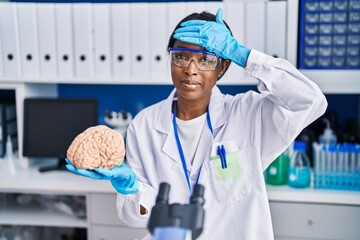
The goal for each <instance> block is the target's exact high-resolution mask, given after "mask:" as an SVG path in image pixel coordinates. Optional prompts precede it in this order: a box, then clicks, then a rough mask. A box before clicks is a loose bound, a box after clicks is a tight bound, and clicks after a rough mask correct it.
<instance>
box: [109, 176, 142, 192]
mask: <svg viewBox="0 0 360 240" xmlns="http://www.w3.org/2000/svg"><path fill="white" fill-rule="evenodd" d="M110 182H111V184H112V186H113V187H114V188H115V190H116V191H117V192H118V193H121V194H133V193H137V192H138V191H139V189H140V183H139V181H138V179H137V177H136V176H134V177H133V178H129V179H126V180H118V179H114V180H111V181H110Z"/></svg>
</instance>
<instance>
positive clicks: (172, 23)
mask: <svg viewBox="0 0 360 240" xmlns="http://www.w3.org/2000/svg"><path fill="white" fill-rule="evenodd" d="M186 15H187V7H186V5H185V3H182V2H169V3H168V23H169V24H168V27H169V30H168V39H169V38H170V36H171V34H172V32H173V31H174V29H175V27H176V25H177V24H178V23H179V22H180V21H181V20H182V19H183V18H185V17H186Z"/></svg>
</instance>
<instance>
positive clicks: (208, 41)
mask: <svg viewBox="0 0 360 240" xmlns="http://www.w3.org/2000/svg"><path fill="white" fill-rule="evenodd" d="M181 26H182V27H181V28H179V29H177V30H176V31H175V34H174V36H173V37H174V38H175V39H178V40H180V41H183V42H187V43H191V44H196V45H199V46H201V47H203V48H205V49H206V50H207V51H209V52H212V53H215V54H216V55H218V56H220V57H222V58H224V59H229V60H231V61H233V62H234V63H236V64H237V65H239V66H241V67H245V66H246V61H247V59H248V57H249V54H250V49H248V48H246V47H244V46H242V45H241V44H240V43H239V42H238V41H237V40H236V39H235V38H234V37H233V36H231V33H230V31H229V29H227V27H226V25H225V24H224V21H223V10H222V8H219V9H218V11H217V13H216V22H213V21H205V20H189V21H186V22H183V23H182V24H181Z"/></svg>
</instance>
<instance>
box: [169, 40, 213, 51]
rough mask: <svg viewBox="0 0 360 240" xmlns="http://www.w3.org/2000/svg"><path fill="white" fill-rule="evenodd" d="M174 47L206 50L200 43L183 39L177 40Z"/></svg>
mask: <svg viewBox="0 0 360 240" xmlns="http://www.w3.org/2000/svg"><path fill="white" fill-rule="evenodd" d="M174 47H175V48H191V49H198V50H204V51H206V49H205V48H203V47H200V46H199V45H195V44H190V43H186V42H182V41H179V40H176V41H175V43H174Z"/></svg>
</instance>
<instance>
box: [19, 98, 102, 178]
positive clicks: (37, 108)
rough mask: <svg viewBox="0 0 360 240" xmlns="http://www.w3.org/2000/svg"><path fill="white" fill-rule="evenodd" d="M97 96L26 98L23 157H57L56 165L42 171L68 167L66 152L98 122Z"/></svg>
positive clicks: (43, 168)
mask: <svg viewBox="0 0 360 240" xmlns="http://www.w3.org/2000/svg"><path fill="white" fill-rule="evenodd" d="M97 120H98V103H97V100H96V99H68V98H66V99H65V98H64V99H62V98H28V99H25V100H24V141H23V156H26V157H36V158H37V159H44V158H49V157H55V158H58V163H57V165H56V166H51V167H42V168H40V169H39V170H40V171H41V172H44V171H49V170H56V169H65V167H64V166H65V160H64V159H65V157H66V151H67V149H68V147H69V146H70V144H71V142H72V141H73V140H74V138H75V137H76V136H77V135H78V134H80V133H81V132H83V131H84V130H85V129H87V128H88V127H91V126H95V125H97V124H98V121H97Z"/></svg>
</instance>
